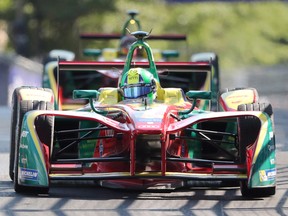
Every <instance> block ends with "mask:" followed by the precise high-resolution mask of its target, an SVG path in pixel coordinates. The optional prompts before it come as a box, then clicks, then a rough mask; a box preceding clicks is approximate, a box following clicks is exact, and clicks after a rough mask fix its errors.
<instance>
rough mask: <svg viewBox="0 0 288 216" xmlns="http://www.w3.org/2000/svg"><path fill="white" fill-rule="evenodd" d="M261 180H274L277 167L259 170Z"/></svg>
mask: <svg viewBox="0 0 288 216" xmlns="http://www.w3.org/2000/svg"><path fill="white" fill-rule="evenodd" d="M259 177H260V182H265V181H273V180H275V177H276V169H275V168H273V169H268V170H260V171H259Z"/></svg>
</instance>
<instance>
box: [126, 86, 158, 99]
mask: <svg viewBox="0 0 288 216" xmlns="http://www.w3.org/2000/svg"><path fill="white" fill-rule="evenodd" d="M122 90H123V96H124V97H125V98H138V97H142V96H146V95H147V94H149V93H151V92H152V91H153V89H152V86H151V85H142V86H139V85H138V86H125V87H124V88H122Z"/></svg>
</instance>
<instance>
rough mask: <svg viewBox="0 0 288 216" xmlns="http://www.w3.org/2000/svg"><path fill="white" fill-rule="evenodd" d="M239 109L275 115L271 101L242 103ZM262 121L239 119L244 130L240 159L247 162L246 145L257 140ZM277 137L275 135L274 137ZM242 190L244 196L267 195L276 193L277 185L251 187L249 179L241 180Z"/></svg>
mask: <svg viewBox="0 0 288 216" xmlns="http://www.w3.org/2000/svg"><path fill="white" fill-rule="evenodd" d="M238 111H262V112H266V113H267V114H268V115H269V116H270V117H272V116H273V110H272V106H271V104H269V103H253V104H241V105H239V106H238ZM260 126H261V125H260V122H259V123H257V121H255V118H254V117H252V116H251V117H246V118H241V119H240V120H239V127H240V130H241V131H242V133H241V134H245V135H244V136H239V139H240V142H241V143H240V144H241V145H240V160H241V162H245V160H246V147H247V146H248V145H250V144H251V142H253V141H255V139H256V138H257V134H258V133H257V131H258V130H257V128H258V129H260ZM274 138H275V137H274ZM240 190H241V194H242V196H243V197H267V196H272V195H274V194H275V193H276V187H275V186H274V187H265V188H264V187H263V188H249V187H248V182H247V180H244V181H241V182H240Z"/></svg>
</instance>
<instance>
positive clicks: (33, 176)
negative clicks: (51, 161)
mask: <svg viewBox="0 0 288 216" xmlns="http://www.w3.org/2000/svg"><path fill="white" fill-rule="evenodd" d="M20 176H21V178H22V179H27V180H33V181H37V180H38V171H37V170H34V169H27V168H20Z"/></svg>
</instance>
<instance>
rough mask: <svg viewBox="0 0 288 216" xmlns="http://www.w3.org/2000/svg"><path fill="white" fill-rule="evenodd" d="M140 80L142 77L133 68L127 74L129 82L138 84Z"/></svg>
mask: <svg viewBox="0 0 288 216" xmlns="http://www.w3.org/2000/svg"><path fill="white" fill-rule="evenodd" d="M139 82H140V77H139V74H138V72H137V70H136V69H135V70H133V69H131V70H130V71H129V72H128V75H127V84H137V83H139Z"/></svg>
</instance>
